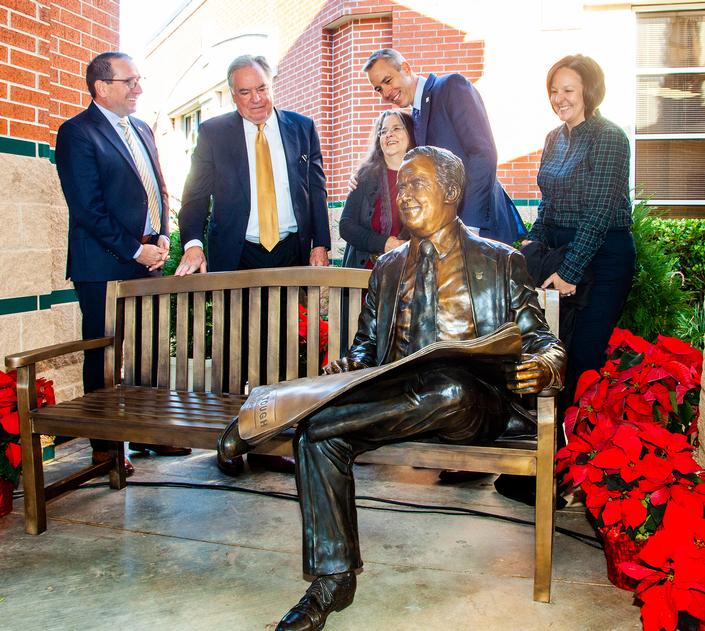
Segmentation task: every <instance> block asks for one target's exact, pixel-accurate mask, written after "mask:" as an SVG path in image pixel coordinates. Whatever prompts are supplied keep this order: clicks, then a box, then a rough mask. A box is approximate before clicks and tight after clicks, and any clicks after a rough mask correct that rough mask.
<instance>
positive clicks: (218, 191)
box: [176, 55, 330, 276]
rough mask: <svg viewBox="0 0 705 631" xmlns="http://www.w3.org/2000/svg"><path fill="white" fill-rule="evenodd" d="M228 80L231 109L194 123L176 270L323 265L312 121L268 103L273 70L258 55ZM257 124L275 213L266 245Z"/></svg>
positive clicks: (234, 68)
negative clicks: (274, 229) (274, 228)
mask: <svg viewBox="0 0 705 631" xmlns="http://www.w3.org/2000/svg"><path fill="white" fill-rule="evenodd" d="M227 78H228V85H229V87H230V90H231V92H232V96H233V101H234V102H235V105H236V107H237V111H236V112H231V113H228V114H223V115H222V116H217V117H215V118H212V119H210V120H207V121H205V122H204V123H202V124H201V126H200V128H199V132H198V141H197V143H196V148H195V150H194V152H193V157H192V162H191V171H190V173H189V175H188V178H187V180H186V184H185V186H184V193H183V196H182V206H181V212H180V213H179V230H180V232H181V241H182V243H183V244H184V250H185V252H184V256H183V257H182V259H181V262H180V264H179V267H178V268H177V270H176V274H177V275H179V276H182V275H185V274H192V273H194V272H196V271H200V272H205V271H206V269H208V270H209V271H212V272H218V271H229V270H238V269H258V268H264V267H285V266H289V265H306V264H310V265H328V253H327V251H328V250H329V249H330V229H329V226H328V207H327V204H326V179H325V175H324V173H323V161H322V158H321V147H320V142H319V140H318V134H317V132H316V127H315V125H314V123H313V121H312V120H311V119H310V118H307V117H305V116H302V115H301V114H297V113H296V112H289V111H286V110H280V109H275V108H274V105H273V102H272V72H271V70H270V67H269V65H268V64H267V61H266V60H265V59H264V58H263V57H253V56H251V55H242V56H241V57H238V58H237V59H235V60H234V61H233V62H232V63H231V64H230V66H229V68H228V73H227ZM260 126H263V127H262V130H263V132H264V135H265V136H266V139H267V142H268V145H269V153H270V155H271V170H272V175H273V180H274V189H275V193H276V213H277V215H278V217H277V219H278V232H279V236H278V240H276V239H275V241H276V244H275V245H274V247H273V248H271V249H268V248H267V247H265V246H264V245H263V244H262V241H261V238H260V225H259V223H260V220H261V218H260V217H259V213H258V211H259V206H258V205H259V202H258V190H257V173H256V155H255V153H256V151H255V149H256V148H255V142H256V136H257V134H258V129H259V128H260ZM209 210H210V217H209ZM206 224H207V230H208V234H207V241H208V261H207V263H206V258H205V255H204V251H203V239H204V233H205V230H206Z"/></svg>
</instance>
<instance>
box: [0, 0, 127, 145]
mask: <svg viewBox="0 0 705 631" xmlns="http://www.w3.org/2000/svg"><path fill="white" fill-rule="evenodd" d="M118 15H119V2H118V1H117V0H60V1H58V0H57V1H44V2H41V1H37V0H5V1H4V2H3V7H1V8H0V41H1V42H2V44H0V136H6V137H9V138H12V139H15V140H28V141H33V142H35V143H40V144H41V145H53V144H54V137H55V135H56V130H57V129H58V127H59V125H60V124H61V122H63V121H64V120H65V119H66V118H69V117H71V116H73V115H74V114H76V113H77V112H78V111H80V110H81V109H83V108H84V107H85V106H86V105H87V104H88V102H89V100H90V97H89V96H88V93H87V91H86V87H85V81H84V76H85V70H86V65H87V63H88V62H89V61H90V60H91V59H92V58H93V57H95V55H97V54H98V53H100V52H104V51H106V50H115V49H116V48H117V44H118ZM38 155H42V154H41V153H40V154H38Z"/></svg>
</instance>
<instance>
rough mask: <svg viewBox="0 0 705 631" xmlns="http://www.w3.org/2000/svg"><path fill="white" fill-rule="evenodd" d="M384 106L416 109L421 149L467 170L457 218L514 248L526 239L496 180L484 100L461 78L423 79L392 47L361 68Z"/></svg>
mask: <svg viewBox="0 0 705 631" xmlns="http://www.w3.org/2000/svg"><path fill="white" fill-rule="evenodd" d="M362 69H363V72H366V73H367V77H368V79H369V80H370V83H371V84H372V86H373V87H374V89H375V92H377V93H378V94H379V95H380V96H381V97H382V100H383V101H386V102H387V103H391V104H392V105H394V107H409V106H412V115H413V118H414V135H415V137H416V144H417V146H422V145H434V146H437V147H441V148H443V149H448V150H449V151H452V152H453V153H454V154H455V155H457V156H458V157H459V158H460V159H461V160H462V161H463V165H464V166H465V196H464V198H463V201H462V202H461V204H460V208H459V211H458V214H459V216H460V218H461V219H462V220H463V222H464V223H465V224H466V225H467V226H468V227H469V228H470V229H471V230H474V231H475V232H476V233H479V234H480V236H483V237H488V238H490V239H496V240H497V241H502V242H504V243H508V244H512V243H514V242H515V241H517V240H518V239H520V238H521V237H523V236H524V235H525V234H526V229H525V228H524V224H523V223H522V221H521V218H520V216H519V213H518V212H517V209H516V207H515V206H514V203H513V202H512V201H511V199H509V196H508V195H507V193H506V192H505V191H504V189H503V188H502V186H501V184H500V183H499V182H498V181H497V175H496V172H497V150H496V148H495V144H494V139H493V137H492V130H491V129H490V122H489V119H488V118H487V112H486V111H485V106H484V104H483V103H482V98H481V97H480V94H479V93H478V91H477V90H476V89H475V88H474V87H473V85H472V84H471V83H470V82H469V81H467V79H465V78H464V77H463V76H462V75H459V74H456V73H454V74H449V75H446V76H443V77H438V76H436V75H434V74H430V75H429V76H428V77H422V76H420V75H417V74H416V73H414V72H413V71H412V69H411V67H410V66H409V64H408V63H407V61H406V59H404V57H403V56H402V55H401V54H400V53H399V52H397V51H396V50H393V49H391V48H383V49H381V50H378V51H376V52H374V53H372V54H371V55H370V56H369V58H368V59H367V62H366V63H365V65H364V66H363V68H362Z"/></svg>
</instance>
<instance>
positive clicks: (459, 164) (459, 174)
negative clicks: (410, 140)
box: [404, 146, 465, 199]
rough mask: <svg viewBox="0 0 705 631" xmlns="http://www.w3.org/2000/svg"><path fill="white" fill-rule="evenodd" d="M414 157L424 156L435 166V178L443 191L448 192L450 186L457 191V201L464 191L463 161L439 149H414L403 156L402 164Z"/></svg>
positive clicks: (427, 147)
mask: <svg viewBox="0 0 705 631" xmlns="http://www.w3.org/2000/svg"><path fill="white" fill-rule="evenodd" d="M416 156H426V157H427V158H430V159H431V160H433V163H434V164H435V165H436V176H437V177H438V181H439V182H440V184H441V186H442V187H443V190H445V191H448V190H449V189H450V188H451V187H452V186H455V187H456V188H457V189H458V193H459V195H458V199H460V198H461V197H462V196H463V192H464V190H465V167H464V166H463V161H462V160H461V159H460V158H459V157H458V156H456V155H455V154H454V153H453V152H452V151H448V150H447V149H441V148H440V147H431V146H425V147H414V148H413V149H410V150H409V151H407V152H406V154H405V155H404V162H408V161H409V160H411V159H412V158H415V157H416Z"/></svg>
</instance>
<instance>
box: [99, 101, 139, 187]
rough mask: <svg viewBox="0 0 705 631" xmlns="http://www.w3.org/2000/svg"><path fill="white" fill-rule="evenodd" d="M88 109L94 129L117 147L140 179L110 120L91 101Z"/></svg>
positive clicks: (125, 147)
mask: <svg viewBox="0 0 705 631" xmlns="http://www.w3.org/2000/svg"><path fill="white" fill-rule="evenodd" d="M88 110H89V111H90V113H91V117H92V118H93V122H94V123H95V126H96V129H97V130H98V131H99V132H100V133H101V134H102V135H103V136H104V137H105V139H106V140H107V141H108V142H110V144H112V145H113V147H115V149H117V152H118V153H119V154H120V155H121V156H122V157H123V158H124V159H125V161H126V162H127V164H128V165H129V166H130V169H132V172H133V173H134V174H135V175H136V176H137V179H139V180H140V182H141V181H142V180H141V179H140V174H139V173H138V172H137V167H136V166H135V161H134V160H133V159H132V155H131V154H130V150H129V149H128V148H127V146H126V145H125V143H124V142H123V141H122V139H121V138H120V137H119V136H118V133H117V131H116V130H115V128H114V127H113V126H112V125H111V124H110V121H109V120H108V119H107V118H105V116H103V113H102V112H101V111H100V110H99V109H98V107H97V106H96V105H95V104H94V103H91V104H90V105H89V106H88Z"/></svg>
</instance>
